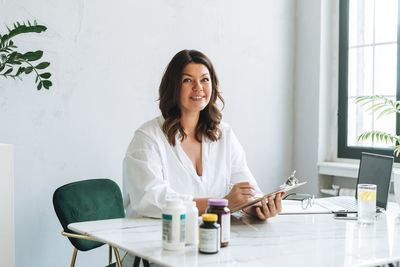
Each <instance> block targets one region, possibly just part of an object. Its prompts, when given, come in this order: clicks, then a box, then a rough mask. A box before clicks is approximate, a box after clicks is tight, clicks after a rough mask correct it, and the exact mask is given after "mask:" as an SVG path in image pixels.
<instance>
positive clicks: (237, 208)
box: [231, 182, 307, 213]
mask: <svg viewBox="0 0 400 267" xmlns="http://www.w3.org/2000/svg"><path fill="white" fill-rule="evenodd" d="M306 183H307V182H302V183H298V184H295V185H291V186H285V187H284V188H282V189H279V190H276V191H274V192H271V193H269V194H267V195H264V196H262V197H259V198H256V199H254V200H252V201H250V202H247V203H245V204H242V205H239V206H237V207H234V208H232V209H231V213H233V212H236V211H238V210H241V209H244V208H246V207H248V206H251V205H254V204H256V203H257V202H259V201H261V200H263V199H265V198H267V197H269V196H274V195H276V194H278V193H281V192H287V191H290V190H292V189H295V188H297V187H300V186H302V185H303V184H306Z"/></svg>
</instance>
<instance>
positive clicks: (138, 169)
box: [123, 50, 281, 220]
mask: <svg viewBox="0 0 400 267" xmlns="http://www.w3.org/2000/svg"><path fill="white" fill-rule="evenodd" d="M159 95H160V110H161V113H162V116H160V117H158V118H155V119H153V120H151V121H149V122H147V123H145V124H144V125H142V126H141V127H140V128H139V129H138V130H136V132H135V136H134V138H133V140H132V142H131V144H130V145H129V147H128V151H127V153H126V156H125V159H124V169H123V183H124V185H123V189H124V200H125V201H124V202H125V208H126V216H127V217H134V216H138V215H140V216H149V217H158V218H160V216H161V209H162V207H163V206H164V205H165V203H166V199H168V198H177V199H181V200H184V201H195V202H196V206H197V208H198V210H199V214H202V213H204V211H205V209H206V208H207V201H208V199H209V198H225V199H227V200H228V201H229V204H228V207H229V208H231V207H235V206H239V205H241V204H244V203H247V202H249V201H251V200H252V199H253V198H254V197H256V195H260V196H261V191H260V189H259V187H258V185H257V182H256V180H255V179H254V177H253V175H252V174H251V172H250V170H249V168H248V167H247V162H246V157H245V153H244V151H243V148H242V146H241V145H240V143H239V141H238V140H237V139H236V136H235V134H234V133H233V131H232V129H231V127H230V126H229V125H228V124H226V123H224V122H222V121H221V119H222V114H221V112H220V110H219V109H218V105H217V100H218V99H220V100H221V102H222V103H223V104H224V100H223V98H222V97H221V95H220V93H219V90H218V78H217V75H216V72H215V70H214V67H213V65H212V63H211V61H210V60H209V59H208V58H207V57H206V56H205V55H204V54H203V53H201V52H199V51H196V50H183V51H181V52H179V53H178V54H176V55H175V56H174V57H173V58H172V60H171V62H170V63H169V64H168V67H167V69H166V71H165V73H164V76H163V78H162V80H161V84H160V87H159ZM244 211H245V212H247V213H249V214H251V215H254V216H256V217H257V218H259V219H261V220H266V219H267V218H269V217H273V216H275V215H276V214H277V213H278V212H280V211H281V195H277V197H276V198H275V200H274V199H272V198H269V199H268V204H266V202H265V201H264V200H263V201H261V202H259V203H257V204H255V205H254V206H250V207H249V208H246V209H244Z"/></svg>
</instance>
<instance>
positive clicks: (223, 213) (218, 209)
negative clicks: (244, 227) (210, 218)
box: [206, 198, 231, 247]
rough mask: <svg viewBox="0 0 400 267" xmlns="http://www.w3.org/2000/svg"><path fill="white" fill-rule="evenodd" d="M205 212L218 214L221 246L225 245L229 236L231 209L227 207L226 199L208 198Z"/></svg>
mask: <svg viewBox="0 0 400 267" xmlns="http://www.w3.org/2000/svg"><path fill="white" fill-rule="evenodd" d="M206 213H214V214H217V215H218V223H219V225H220V226H221V247H226V246H227V245H228V243H229V240H230V236H231V211H230V210H229V208H228V200H227V199H224V198H214V199H213V198H210V199H209V200H208V208H207V209H206Z"/></svg>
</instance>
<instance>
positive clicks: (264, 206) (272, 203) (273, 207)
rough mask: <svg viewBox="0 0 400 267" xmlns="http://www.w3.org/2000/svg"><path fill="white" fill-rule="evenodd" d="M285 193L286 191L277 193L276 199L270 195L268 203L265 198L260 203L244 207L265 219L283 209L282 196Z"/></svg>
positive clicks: (247, 211) (252, 213)
mask: <svg viewBox="0 0 400 267" xmlns="http://www.w3.org/2000/svg"><path fill="white" fill-rule="evenodd" d="M284 194H285V193H280V194H276V196H275V199H274V198H272V197H268V203H266V202H265V200H264V199H263V200H261V201H260V202H259V203H257V204H255V205H253V206H251V207H248V208H245V209H243V211H244V212H246V213H249V214H251V215H253V216H255V217H257V218H258V219H260V220H263V221H265V220H266V219H268V218H271V217H274V216H276V215H277V214H278V213H280V212H281V211H282V197H283V195H284Z"/></svg>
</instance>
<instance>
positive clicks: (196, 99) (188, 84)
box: [180, 63, 212, 113]
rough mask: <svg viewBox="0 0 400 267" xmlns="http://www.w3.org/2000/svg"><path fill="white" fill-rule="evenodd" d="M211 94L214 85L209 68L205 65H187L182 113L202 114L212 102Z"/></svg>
mask: <svg viewBox="0 0 400 267" xmlns="http://www.w3.org/2000/svg"><path fill="white" fill-rule="evenodd" d="M211 93H212V84H211V77H210V73H209V71H208V68H207V67H206V66H205V65H203V64H196V63H189V64H187V65H186V67H185V68H184V69H183V74H182V85H181V94H180V108H181V112H182V113H192V112H200V111H201V110H203V109H204V108H205V107H206V106H207V105H208V102H210V97H211Z"/></svg>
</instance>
